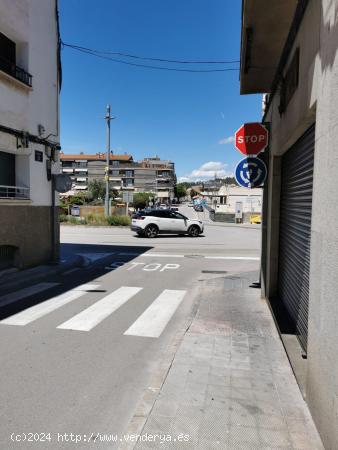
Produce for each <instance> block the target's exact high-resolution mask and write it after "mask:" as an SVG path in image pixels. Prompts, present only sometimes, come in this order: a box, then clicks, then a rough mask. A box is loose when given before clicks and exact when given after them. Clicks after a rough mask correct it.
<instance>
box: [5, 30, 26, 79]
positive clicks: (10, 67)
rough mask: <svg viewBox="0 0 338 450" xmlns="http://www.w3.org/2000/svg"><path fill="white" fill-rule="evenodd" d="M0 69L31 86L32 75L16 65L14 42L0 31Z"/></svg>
mask: <svg viewBox="0 0 338 450" xmlns="http://www.w3.org/2000/svg"><path fill="white" fill-rule="evenodd" d="M0 70H2V71H3V72H5V73H7V74H8V75H11V76H12V77H13V78H16V79H17V80H19V81H21V82H22V83H24V84H27V86H32V75H30V74H29V73H28V72H26V71H25V70H23V69H22V68H21V67H18V66H17V65H16V44H15V42H13V41H12V40H11V39H9V38H8V37H7V36H5V35H4V34H2V33H0Z"/></svg>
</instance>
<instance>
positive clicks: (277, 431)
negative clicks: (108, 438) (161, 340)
mask: <svg viewBox="0 0 338 450" xmlns="http://www.w3.org/2000/svg"><path fill="white" fill-rule="evenodd" d="M256 275H257V274H256V273H247V274H244V275H243V274H241V275H238V276H226V277H218V278H213V279H212V278H211V277H210V278H209V279H205V280H204V281H203V283H204V284H203V287H202V289H201V291H200V306H199V309H198V311H197V314H196V316H195V318H194V320H193V321H192V323H191V326H190V327H189V329H188V331H187V332H186V333H185V335H184V337H183V339H182V341H181V343H180V345H179V347H178V351H177V352H176V354H175V357H174V359H173V362H172V365H171V368H170V370H169V372H168V374H167V376H166V378H165V381H164V383H163V384H162V387H161V389H160V390H159V393H158V395H157V397H156V401H155V403H154V405H153V407H152V409H151V412H150V414H149V415H148V417H147V420H146V422H145V425H144V427H143V429H142V431H141V435H142V436H143V437H145V435H147V434H148V435H156V434H160V435H161V436H162V438H163V436H164V435H170V437H171V439H172V440H174V439H176V442H162V443H160V441H159V438H157V441H155V442H149V441H148V442H144V441H143V442H138V443H137V444H136V446H135V448H136V450H143V449H150V448H151V449H152V448H154V449H159V448H160V449H199V450H209V449H230V450H232V449H247V450H256V449H257V450H263V449H306V450H315V449H323V446H322V444H321V441H320V439H319V437H318V434H317V431H316V429H315V426H314V424H313V422H312V419H311V416H310V413H309V411H308V408H307V405H306V403H305V402H304V400H303V398H302V396H301V393H300V391H299V388H298V386H297V383H296V380H295V378H294V375H293V373H292V371H291V368H290V365H289V361H288V359H287V357H286V354H285V351H284V348H283V345H282V343H281V341H280V339H279V336H278V333H277V331H276V328H275V325H274V322H273V319H272V317H271V314H270V311H269V309H268V306H267V304H266V303H265V301H263V300H261V299H260V290H259V289H253V288H250V287H249V285H250V283H251V282H252V281H253V280H255V279H256ZM210 292H211V295H210ZM180 434H183V435H188V436H187V437H186V439H188V440H187V441H186V442H184V441H182V437H180V438H178V437H179V435H180Z"/></svg>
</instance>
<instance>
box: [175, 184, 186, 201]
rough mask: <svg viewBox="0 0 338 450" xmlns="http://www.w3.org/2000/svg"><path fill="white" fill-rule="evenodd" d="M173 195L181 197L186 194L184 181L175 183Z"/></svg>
mask: <svg viewBox="0 0 338 450" xmlns="http://www.w3.org/2000/svg"><path fill="white" fill-rule="evenodd" d="M175 195H176V197H177V198H182V197H185V196H186V195H187V187H186V184H185V183H178V184H176V188H175Z"/></svg>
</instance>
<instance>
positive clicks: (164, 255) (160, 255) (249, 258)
mask: <svg viewBox="0 0 338 450" xmlns="http://www.w3.org/2000/svg"><path fill="white" fill-rule="evenodd" d="M129 254H130V253H129ZM139 256H141V257H150V258H151V257H156V258H187V257H189V255H180V254H170V253H143V254H139ZM198 256H199V257H200V258H202V259H203V258H204V259H224V260H229V261H230V260H243V261H259V260H260V258H259V257H256V256H206V255H198Z"/></svg>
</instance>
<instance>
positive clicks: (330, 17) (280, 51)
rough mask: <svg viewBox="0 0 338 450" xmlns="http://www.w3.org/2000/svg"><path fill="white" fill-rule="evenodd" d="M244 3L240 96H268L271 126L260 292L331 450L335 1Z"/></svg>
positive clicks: (336, 312) (335, 411)
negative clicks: (271, 313) (274, 320)
mask: <svg viewBox="0 0 338 450" xmlns="http://www.w3.org/2000/svg"><path fill="white" fill-rule="evenodd" d="M242 5H243V15H242V48H241V75H240V83H241V93H242V94H257V93H262V94H263V93H267V95H266V96H265V102H264V103H265V105H264V106H265V107H264V115H263V118H262V121H263V122H265V123H269V128H270V144H269V149H268V166H269V174H268V179H267V182H266V186H265V188H264V204H263V227H262V228H263V234H262V237H263V249H262V274H261V280H262V287H263V291H262V294H263V296H264V297H265V298H266V299H267V300H268V301H269V302H270V304H271V307H272V309H273V311H274V314H275V317H276V320H277V322H278V325H279V329H280V334H281V338H282V340H283V342H284V345H285V348H286V350H287V352H288V356H289V359H290V361H291V363H292V366H293V368H294V371H295V374H296V377H297V380H298V382H299V385H300V387H301V390H302V392H303V394H304V397H305V399H306V401H307V403H308V405H309V407H310V411H311V413H312V416H313V418H314V421H315V423H316V425H317V428H318V431H319V433H320V435H321V438H322V440H323V444H324V447H325V448H326V449H332V450H333V449H337V448H338V383H337V379H338V357H337V355H338V332H337V330H338V308H337V292H338V277H337V273H338V227H337V223H338V209H337V207H336V205H337V201H336V192H337V182H336V177H337V172H338V157H337V142H338V126H337V125H338V108H337V105H338V0H298V1H297V0H283V1H276V0H273V1H270V2H266V1H264V0H255V1H254V0H243V3H242ZM267 61H268V62H269V64H267V63H266V62H267ZM290 403H291V404H292V400H291V399H290ZM295 426H297V423H296V422H295Z"/></svg>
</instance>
